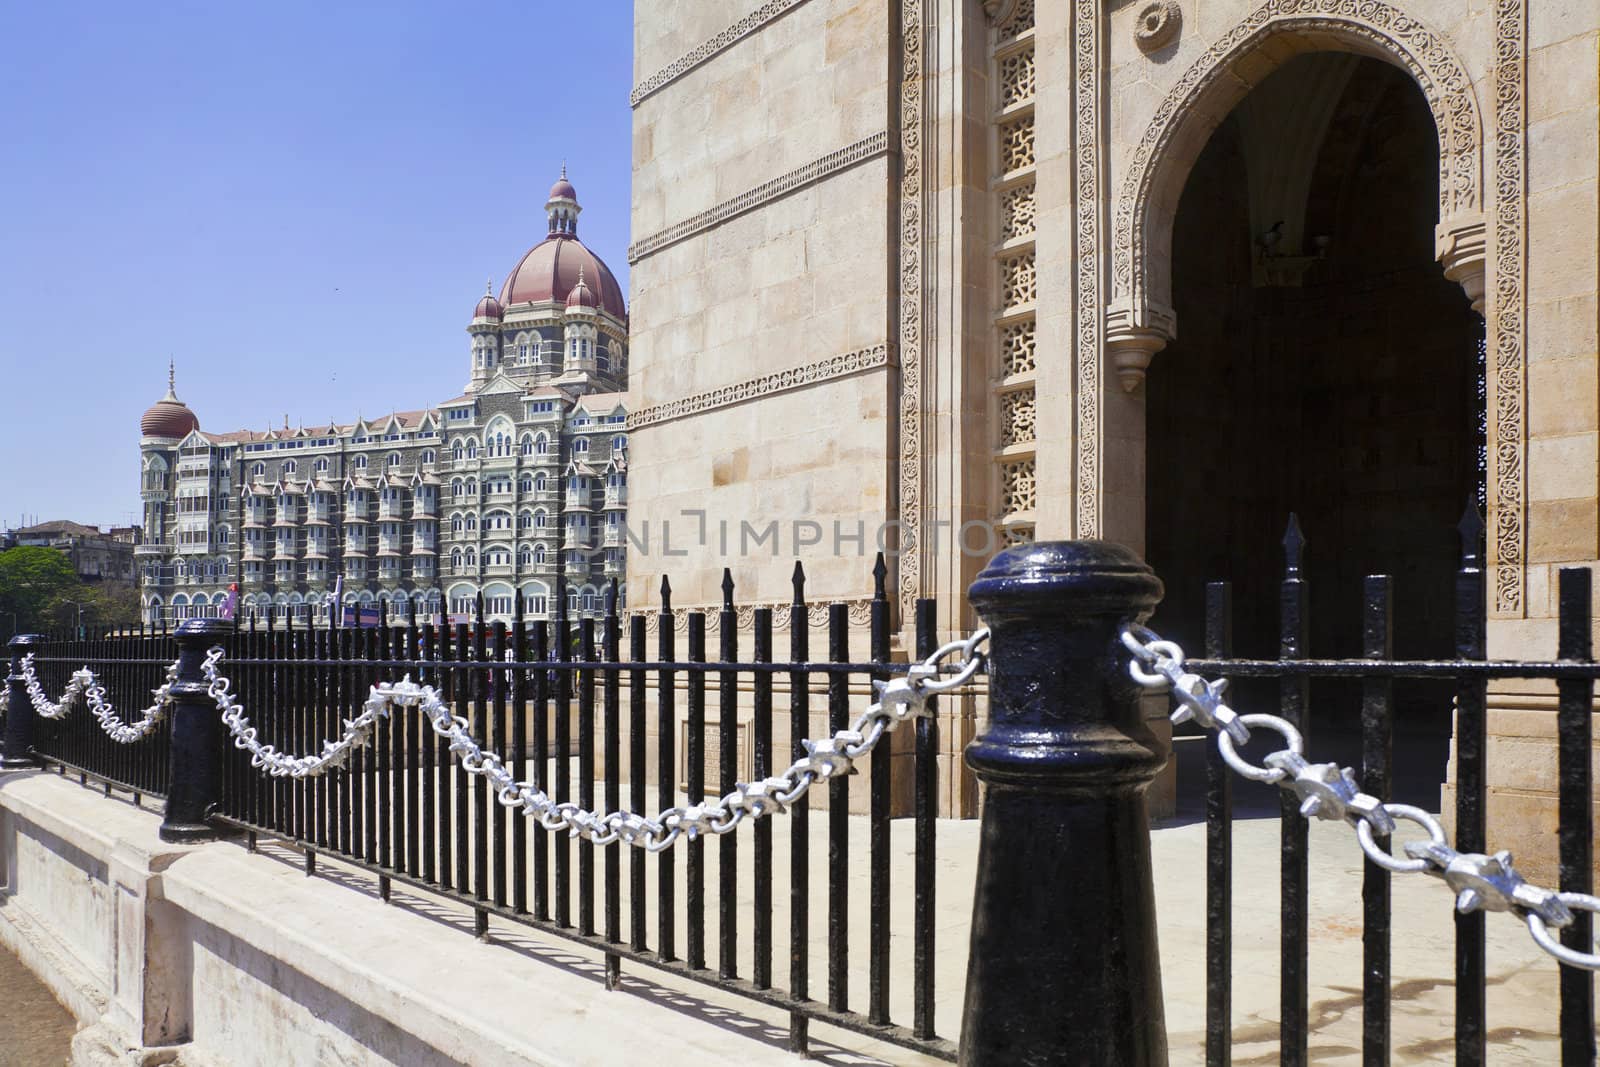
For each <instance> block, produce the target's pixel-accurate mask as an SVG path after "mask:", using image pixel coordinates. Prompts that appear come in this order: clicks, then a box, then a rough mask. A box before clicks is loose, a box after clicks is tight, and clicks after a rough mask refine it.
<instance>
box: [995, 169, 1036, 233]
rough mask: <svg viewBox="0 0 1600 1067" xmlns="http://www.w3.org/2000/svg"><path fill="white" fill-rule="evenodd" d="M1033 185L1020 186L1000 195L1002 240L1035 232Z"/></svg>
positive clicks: (1030, 183)
mask: <svg viewBox="0 0 1600 1067" xmlns="http://www.w3.org/2000/svg"><path fill="white" fill-rule="evenodd" d="M1035 214H1036V212H1035V208H1034V195H1033V183H1032V182H1029V183H1028V184H1026V185H1019V186H1017V187H1016V188H1015V189H1008V190H1007V191H1005V192H1004V193H1001V194H1000V240H1002V241H1009V240H1011V239H1012V238H1013V237H1026V236H1028V235H1029V234H1031V233H1032V232H1033V225H1034V218H1035Z"/></svg>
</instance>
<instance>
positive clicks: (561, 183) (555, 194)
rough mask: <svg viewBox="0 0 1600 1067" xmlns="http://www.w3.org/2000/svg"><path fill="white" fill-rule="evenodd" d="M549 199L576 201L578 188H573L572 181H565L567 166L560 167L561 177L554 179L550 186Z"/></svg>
mask: <svg viewBox="0 0 1600 1067" xmlns="http://www.w3.org/2000/svg"><path fill="white" fill-rule="evenodd" d="M550 199H551V200H571V201H573V202H576V201H577V199H578V190H576V189H574V188H573V187H572V183H571V182H569V181H567V168H565V167H562V168H561V177H560V178H558V179H556V183H555V184H554V185H552V186H551V187H550Z"/></svg>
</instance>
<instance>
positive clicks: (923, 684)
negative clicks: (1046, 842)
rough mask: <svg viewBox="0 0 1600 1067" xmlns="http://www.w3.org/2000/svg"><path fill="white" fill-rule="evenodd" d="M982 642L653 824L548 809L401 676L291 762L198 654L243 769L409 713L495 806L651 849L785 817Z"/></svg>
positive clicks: (965, 674)
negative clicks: (758, 771)
mask: <svg viewBox="0 0 1600 1067" xmlns="http://www.w3.org/2000/svg"><path fill="white" fill-rule="evenodd" d="M988 639H989V631H988V630H986V629H985V630H979V631H977V632H976V633H974V634H973V635H972V636H970V637H968V638H965V639H963V640H960V641H952V642H950V643H949V644H947V645H944V646H943V647H941V648H939V649H938V650H937V651H935V652H934V653H933V654H932V655H931V656H929V657H928V658H927V659H925V660H923V661H922V662H921V663H916V664H912V665H911V667H910V668H909V669H908V670H907V671H906V673H905V674H904V675H902V676H899V677H896V678H893V679H891V680H890V681H887V682H878V681H874V682H873V683H872V684H873V686H874V687H875V688H876V689H877V691H878V699H877V700H876V701H874V702H873V703H871V704H869V705H867V707H866V708H865V709H863V711H862V712H861V714H860V715H858V716H857V717H856V719H855V721H854V722H852V723H851V724H850V727H849V728H848V729H845V730H839V731H837V732H836V733H834V734H833V736H831V737H828V738H824V739H822V740H820V741H811V740H807V741H803V742H801V745H802V747H803V748H804V749H805V752H806V754H805V755H804V756H802V757H801V758H799V759H797V760H795V761H794V762H793V763H792V764H790V765H789V767H788V769H787V770H785V771H783V772H782V773H781V774H775V775H772V776H770V777H767V778H763V779H762V780H761V781H759V782H740V783H739V784H738V785H736V786H735V787H734V789H733V791H732V792H730V793H728V794H727V795H726V796H723V797H721V798H720V799H718V800H714V801H705V802H701V803H698V804H692V805H688V806H678V807H671V808H667V809H666V810H665V811H662V812H660V813H658V814H657V815H656V816H655V817H654V818H649V817H646V816H644V815H640V814H638V813H636V812H631V811H613V812H601V811H599V810H595V811H588V810H585V809H583V808H581V807H579V806H578V805H576V804H573V803H570V802H566V801H562V802H559V803H558V802H557V801H556V800H554V799H553V798H551V797H550V796H549V794H547V793H545V792H544V791H543V790H541V789H537V788H535V787H534V786H532V785H530V784H528V783H526V782H519V781H517V779H516V777H515V776H514V775H513V774H512V773H511V772H510V771H509V770H508V769H507V768H506V765H505V761H504V760H503V759H502V758H501V757H500V756H499V755H498V754H497V753H494V752H485V751H484V750H483V748H482V747H481V746H480V745H479V744H478V743H477V742H476V741H475V740H473V738H472V733H471V729H470V724H469V723H468V722H467V720H466V719H464V718H462V717H461V716H459V715H456V714H454V713H453V712H452V711H451V709H450V706H449V705H448V704H447V703H446V702H445V700H444V699H443V697H441V696H440V694H439V691H438V690H436V689H435V688H434V687H433V686H429V685H417V684H416V683H414V682H412V681H411V679H410V677H409V676H408V677H406V678H405V679H404V680H402V681H399V682H382V683H380V684H378V685H375V686H372V687H371V690H370V695H369V696H368V697H367V699H366V701H365V702H364V703H363V704H362V710H361V713H360V714H359V715H357V716H355V717H354V718H351V719H346V720H345V722H344V732H343V734H342V735H341V736H340V737H339V739H338V740H336V741H324V742H323V744H322V750H321V751H320V752H318V753H317V754H316V755H310V756H293V755H289V754H288V753H284V752H280V751H279V750H278V749H277V748H275V747H274V746H272V745H270V744H266V743H264V742H263V741H262V740H261V738H260V735H259V733H258V731H257V730H256V728H255V727H254V726H252V725H251V724H250V721H249V719H247V718H246V717H245V714H244V708H243V707H242V706H241V705H240V704H239V703H238V702H237V701H236V700H235V699H234V697H233V694H232V693H231V692H230V689H231V685H232V683H231V682H230V681H229V680H228V679H227V678H226V677H224V676H223V675H222V674H221V673H220V671H219V670H218V665H219V664H220V662H221V660H222V656H223V652H222V649H221V648H220V647H218V648H213V649H211V651H210V652H209V653H207V655H206V659H205V663H204V667H203V670H204V672H205V678H206V682H207V687H208V689H209V691H210V693H211V697H212V699H213V700H215V701H216V703H217V710H218V711H220V712H221V713H222V721H223V723H224V724H225V725H226V726H227V727H228V731H229V732H230V733H231V734H232V735H233V743H234V745H235V747H237V748H240V749H242V750H245V751H247V752H249V753H250V763H251V765H252V766H254V767H257V768H259V769H261V770H264V771H265V772H266V773H268V774H270V775H272V776H273V777H287V778H307V777H316V776H318V775H321V774H325V773H326V772H328V771H330V770H332V769H333V768H335V767H338V766H341V765H342V764H343V763H344V762H345V760H346V759H348V758H349V756H350V753H351V752H353V751H354V750H355V749H357V748H359V747H360V746H362V745H364V744H365V743H366V742H367V740H368V739H369V738H370V736H371V733H372V729H373V727H374V726H375V725H376V724H377V722H378V720H379V719H386V718H388V717H389V715H390V713H391V711H392V709H394V708H402V709H404V708H417V709H418V710H420V711H421V712H422V714H423V715H425V716H426V717H427V719H428V722H429V724H430V725H431V726H432V727H433V731H434V733H436V734H438V735H439V736H440V737H444V738H448V739H449V742H450V746H449V747H450V752H451V754H452V755H454V756H455V757H456V760H457V761H458V762H459V763H460V764H461V767H462V769H463V770H465V771H467V773H469V774H477V775H482V776H483V777H484V778H486V779H488V780H489V783H490V784H491V785H492V786H493V787H494V790H495V796H496V797H497V798H498V799H499V801H500V803H501V804H502V805H504V806H505V807H508V808H516V809H520V810H521V812H522V814H524V815H527V816H529V817H531V818H533V819H536V820H537V821H538V823H539V825H540V826H542V827H544V828H545V829H546V830H556V831H563V830H564V831H566V832H568V833H569V834H571V835H572V836H573V837H581V838H583V839H584V840H586V841H590V842H592V843H593V844H596V845H609V844H612V843H613V842H616V841H622V842H624V843H626V844H629V845H635V846H638V847H640V848H644V849H647V850H649V851H651V852H660V851H663V850H664V849H667V848H670V847H671V846H672V845H673V843H674V842H676V841H677V840H678V838H679V837H688V838H690V839H691V840H692V839H693V838H694V837H696V836H697V835H699V834H701V833H712V834H725V833H728V832H730V831H731V830H733V829H734V828H735V827H737V826H738V825H739V824H740V823H741V822H743V821H744V820H745V819H746V818H751V819H758V818H760V817H762V816H763V815H772V814H776V813H782V812H785V811H787V810H788V808H789V806H790V805H791V804H793V803H794V802H795V801H797V800H799V799H800V797H802V796H803V795H804V794H805V792H806V791H807V790H808V789H810V788H811V787H812V786H813V785H815V784H816V783H817V782H821V781H826V780H828V779H831V778H835V777H838V776H840V775H844V774H848V773H850V769H851V768H852V767H853V766H854V765H855V762H856V761H857V760H859V759H861V758H862V757H864V756H866V755H867V754H868V753H870V752H871V751H872V750H873V749H874V748H875V747H876V746H877V744H878V742H879V741H881V740H882V739H883V737H884V735H885V734H888V733H890V732H892V731H893V730H894V729H895V728H896V727H897V726H899V725H900V724H901V723H903V722H905V721H906V720H907V719H913V718H918V717H921V716H926V715H929V714H930V712H929V711H928V708H927V703H928V698H929V697H931V696H933V695H935V694H937V693H942V692H945V691H946V690H950V689H954V688H956V687H957V686H960V685H963V684H965V683H966V682H967V681H968V680H969V679H970V678H971V677H972V676H973V675H974V674H975V673H977V671H978V669H979V668H980V667H981V666H982V665H983V660H984V655H983V646H984V644H985V643H986V642H987V641H988ZM957 654H959V656H960V659H959V660H957V661H956V662H954V663H953V664H951V665H950V667H949V668H946V667H945V666H944V664H945V661H946V660H947V659H949V658H950V657H951V656H953V655H957Z"/></svg>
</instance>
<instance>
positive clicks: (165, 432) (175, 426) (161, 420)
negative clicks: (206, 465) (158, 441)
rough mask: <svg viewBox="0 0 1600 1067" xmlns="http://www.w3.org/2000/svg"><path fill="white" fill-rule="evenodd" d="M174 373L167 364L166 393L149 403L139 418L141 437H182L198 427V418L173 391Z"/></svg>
mask: <svg viewBox="0 0 1600 1067" xmlns="http://www.w3.org/2000/svg"><path fill="white" fill-rule="evenodd" d="M174 378H175V374H174V371H173V367H172V366H171V365H170V364H168V366H167V395H166V396H164V397H162V398H161V399H160V400H157V401H156V402H155V403H154V404H152V405H150V407H149V409H148V410H147V411H145V413H144V415H143V416H141V417H140V419H139V433H140V435H141V436H143V437H184V436H186V435H188V434H190V433H192V432H193V431H195V430H198V429H199V428H200V420H199V419H198V418H196V417H195V413H194V412H192V411H190V410H189V407H188V405H187V404H185V403H184V402H183V401H181V400H179V399H178V394H177V393H176V392H174V391H173V386H174Z"/></svg>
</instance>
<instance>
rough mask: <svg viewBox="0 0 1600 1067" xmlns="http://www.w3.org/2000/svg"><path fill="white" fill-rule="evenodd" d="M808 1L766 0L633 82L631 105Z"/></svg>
mask: <svg viewBox="0 0 1600 1067" xmlns="http://www.w3.org/2000/svg"><path fill="white" fill-rule="evenodd" d="M805 2H806V0H767V2H766V3H765V4H762V5H761V6H760V7H758V8H756V9H755V10H754V11H752V12H750V14H748V15H746V16H745V17H744V18H742V19H740V20H739V21H738V22H735V23H734V24H733V25H732V26H729V27H728V28H727V29H725V30H723V31H722V32H721V33H719V34H717V35H716V36H715V37H713V38H711V40H709V41H706V42H705V43H704V44H701V45H699V46H697V47H696V48H694V49H693V50H691V51H689V52H687V53H685V54H684V55H682V56H679V57H678V58H677V59H675V60H673V61H672V62H671V63H669V64H667V65H666V66H665V67H662V68H661V69H660V70H658V71H656V72H655V73H654V74H652V75H650V76H649V77H648V78H646V79H645V80H644V81H642V82H640V83H639V84H638V85H636V86H634V89H633V92H631V93H629V94H628V105H629V106H630V107H638V106H639V101H641V100H643V99H645V98H646V97H648V96H650V95H651V94H652V93H655V92H658V91H660V90H661V89H663V88H665V87H666V86H668V85H671V84H672V83H673V82H675V81H677V80H678V79H679V78H681V77H683V76H684V75H685V74H687V73H689V72H690V71H691V70H693V69H694V68H696V67H698V66H699V65H700V64H702V63H704V62H705V61H706V60H708V59H710V58H711V57H712V56H714V55H717V54H718V53H719V52H723V51H726V50H727V49H729V48H731V47H732V46H733V45H735V44H737V43H739V42H740V41H742V40H743V39H744V38H746V37H748V36H750V35H751V34H752V33H754V32H756V31H757V30H759V29H760V28H761V27H763V26H765V25H766V24H767V23H769V22H771V21H772V20H773V19H776V18H778V17H779V16H781V15H787V14H788V13H789V12H790V11H793V10H794V9H795V8H797V7H799V6H800V5H801V4H803V3H805Z"/></svg>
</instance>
